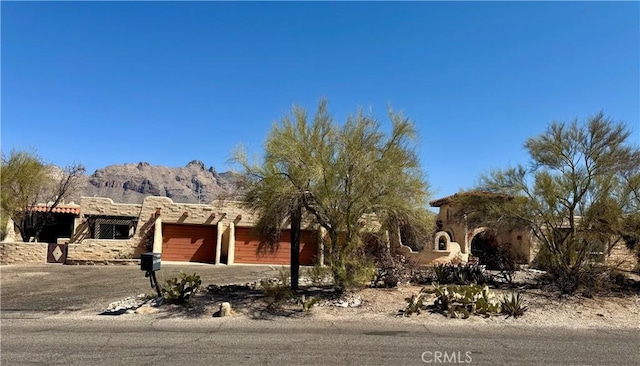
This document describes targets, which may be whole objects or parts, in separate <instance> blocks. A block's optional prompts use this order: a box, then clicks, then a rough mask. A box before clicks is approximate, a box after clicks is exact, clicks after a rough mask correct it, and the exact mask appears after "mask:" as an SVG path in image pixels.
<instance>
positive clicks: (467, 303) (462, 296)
mask: <svg viewBox="0 0 640 366" xmlns="http://www.w3.org/2000/svg"><path fill="white" fill-rule="evenodd" d="M426 292H433V293H434V294H435V295H436V300H435V302H434V307H435V309H436V310H437V311H439V312H441V313H443V314H444V315H446V316H447V317H450V318H463V319H466V318H468V317H469V316H470V315H471V314H478V315H487V316H488V315H491V314H496V313H500V312H501V310H502V309H501V306H500V303H499V301H498V299H497V298H496V296H495V294H494V293H493V292H491V291H490V290H489V287H488V286H486V285H485V286H481V285H478V284H472V285H459V286H456V285H451V286H442V285H434V288H433V290H426Z"/></svg>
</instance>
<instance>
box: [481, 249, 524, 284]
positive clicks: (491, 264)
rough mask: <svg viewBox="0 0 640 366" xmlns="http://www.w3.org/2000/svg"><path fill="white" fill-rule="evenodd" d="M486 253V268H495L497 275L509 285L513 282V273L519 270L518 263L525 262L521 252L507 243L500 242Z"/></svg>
mask: <svg viewBox="0 0 640 366" xmlns="http://www.w3.org/2000/svg"><path fill="white" fill-rule="evenodd" d="M486 255H487V263H486V268H487V269H490V270H497V271H498V273H499V276H500V277H501V278H502V279H503V280H504V281H505V282H506V283H508V284H510V285H511V284H513V280H514V276H515V273H516V272H517V271H518V270H520V264H521V263H524V262H526V261H525V258H524V257H523V255H522V253H520V252H518V251H517V250H516V249H515V248H514V247H513V245H511V244H509V243H501V244H500V245H498V246H497V247H495V248H494V250H492V251H490V252H488V253H486Z"/></svg>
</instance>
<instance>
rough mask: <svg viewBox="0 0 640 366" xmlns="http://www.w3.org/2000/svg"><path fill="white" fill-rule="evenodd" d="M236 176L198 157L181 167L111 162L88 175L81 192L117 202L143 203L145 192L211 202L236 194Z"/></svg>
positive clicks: (81, 193)
mask: <svg viewBox="0 0 640 366" xmlns="http://www.w3.org/2000/svg"><path fill="white" fill-rule="evenodd" d="M234 176H235V174H234V173H232V172H225V173H218V172H217V171H216V170H215V169H214V168H213V167H210V168H208V169H207V168H206V167H205V165H204V163H203V162H201V161H199V160H194V161H192V162H190V163H189V164H187V165H186V166H185V167H179V168H169V167H166V166H158V165H150V164H149V163H144V162H141V163H138V164H124V165H110V166H108V167H105V168H102V169H98V170H96V171H95V172H94V173H93V174H91V175H89V176H87V177H85V179H86V183H83V184H82V188H81V192H80V194H79V195H78V196H88V197H108V198H111V199H112V200H113V201H114V202H118V203H142V201H143V200H144V198H145V197H146V196H165V197H169V198H171V199H172V200H173V201H174V202H182V203H209V202H211V201H213V200H215V199H222V198H227V199H228V198H231V197H233V196H234V195H235V193H236V191H237V180H236V179H234ZM74 196H75V195H74ZM74 198H75V197H74Z"/></svg>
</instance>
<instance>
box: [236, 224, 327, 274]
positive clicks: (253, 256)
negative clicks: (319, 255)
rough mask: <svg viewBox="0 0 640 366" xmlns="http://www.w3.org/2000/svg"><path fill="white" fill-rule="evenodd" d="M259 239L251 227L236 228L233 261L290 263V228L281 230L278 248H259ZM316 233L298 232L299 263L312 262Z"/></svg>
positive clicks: (309, 231) (313, 259) (314, 254)
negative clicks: (274, 249) (271, 249)
mask: <svg viewBox="0 0 640 366" xmlns="http://www.w3.org/2000/svg"><path fill="white" fill-rule="evenodd" d="M259 244H260V240H259V239H258V236H257V235H256V233H255V232H253V231H252V229H251V228H239V227H237V228H236V248H235V263H258V264H290V263H291V230H283V231H282V233H281V235H280V241H279V243H278V249H277V250H276V251H270V250H268V249H266V248H265V250H260V251H259V250H258V249H259ZM317 248H318V246H317V235H316V232H315V231H312V230H302V231H301V232H300V264H301V265H305V266H311V265H313V264H314V261H315V258H316V252H317Z"/></svg>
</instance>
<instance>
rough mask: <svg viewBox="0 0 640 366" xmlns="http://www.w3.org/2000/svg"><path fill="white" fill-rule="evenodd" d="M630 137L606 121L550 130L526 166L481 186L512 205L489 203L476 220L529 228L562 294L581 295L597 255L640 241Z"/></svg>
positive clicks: (638, 180) (533, 144) (636, 161)
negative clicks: (622, 241) (620, 243)
mask: <svg viewBox="0 0 640 366" xmlns="http://www.w3.org/2000/svg"><path fill="white" fill-rule="evenodd" d="M630 135H631V132H630V131H629V130H628V129H627V127H626V126H625V124H624V123H621V122H615V121H613V120H612V119H611V118H609V117H606V116H605V115H604V114H603V113H598V114H596V115H594V116H592V117H589V118H588V119H587V120H586V122H585V123H579V122H578V121H577V120H574V121H573V122H571V123H566V122H552V123H551V124H550V125H549V127H548V129H547V130H546V132H545V133H543V134H542V135H540V136H537V137H532V138H529V139H528V140H527V141H526V142H525V144H524V147H525V149H526V150H527V151H528V153H529V155H530V156H531V161H530V164H529V165H528V166H525V165H517V166H515V167H512V168H508V169H504V170H496V171H493V172H491V173H490V174H488V175H485V176H483V177H482V178H481V184H480V187H479V188H480V189H481V190H485V191H490V192H495V193H502V194H505V197H509V198H508V199H501V200H495V199H493V200H484V202H483V204H482V205H479V207H483V209H481V210H479V211H477V212H476V213H479V214H480V215H477V216H482V217H483V218H484V221H485V222H484V224H486V225H489V226H494V227H496V226H500V225H510V226H519V227H528V228H530V229H531V231H532V234H533V236H534V237H535V238H536V239H537V241H538V242H539V243H540V246H541V247H540V254H539V258H540V260H541V261H542V262H543V264H544V265H545V266H546V267H547V269H549V271H550V272H551V274H552V275H554V277H555V279H556V283H557V285H558V286H559V288H560V290H561V291H562V292H563V293H573V292H575V291H576V290H577V288H578V287H579V286H580V285H581V284H586V283H588V282H589V278H588V277H587V276H588V275H589V274H590V273H591V271H590V270H589V269H590V264H591V263H592V262H593V258H592V254H593V253H594V252H603V251H604V252H605V254H606V252H608V251H610V250H611V249H612V248H613V246H614V245H615V244H616V242H618V241H619V240H620V239H625V238H626V240H627V241H631V240H634V238H635V240H636V241H637V238H638V237H639V236H640V226H639V225H638V223H639V222H640V221H639V220H638V218H639V215H640V214H639V210H638V209H639V207H640V201H639V195H638V192H639V190H638V187H640V177H639V173H640V149H639V147H638V146H634V145H632V144H630V143H629V141H628V140H629V137H630ZM476 203H478V202H476ZM477 216H476V217H477Z"/></svg>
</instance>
